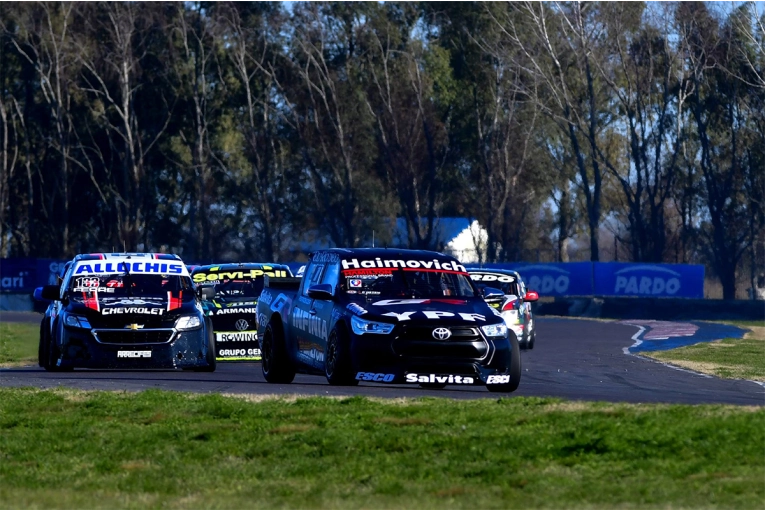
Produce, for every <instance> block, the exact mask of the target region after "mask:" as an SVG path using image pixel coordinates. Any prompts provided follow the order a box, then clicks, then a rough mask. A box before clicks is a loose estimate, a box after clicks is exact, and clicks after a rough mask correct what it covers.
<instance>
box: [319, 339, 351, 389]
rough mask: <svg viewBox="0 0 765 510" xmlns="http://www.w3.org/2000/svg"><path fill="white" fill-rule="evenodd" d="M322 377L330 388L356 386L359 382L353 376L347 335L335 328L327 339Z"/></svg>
mask: <svg viewBox="0 0 765 510" xmlns="http://www.w3.org/2000/svg"><path fill="white" fill-rule="evenodd" d="M324 375H325V376H326V377H327V382H328V383H329V384H331V385H332V386H356V385H357V384H359V381H357V380H356V378H355V377H354V376H353V362H352V361H351V346H350V342H349V341H348V335H347V334H345V331H344V330H343V329H341V328H338V327H337V326H335V327H334V328H333V329H332V332H331V333H330V334H329V338H328V339H327V352H326V354H325V357H324Z"/></svg>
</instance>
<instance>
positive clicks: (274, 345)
mask: <svg viewBox="0 0 765 510" xmlns="http://www.w3.org/2000/svg"><path fill="white" fill-rule="evenodd" d="M260 356H261V360H260V367H261V369H262V370H263V377H264V378H265V379H266V381H268V382H270V383H282V384H288V383H291V382H292V381H293V379H295V368H294V367H293V366H292V363H290V360H289V356H288V354H287V346H286V345H284V333H283V331H282V325H281V324H279V323H272V322H269V323H268V326H266V331H265V332H264V333H263V345H261V346H260Z"/></svg>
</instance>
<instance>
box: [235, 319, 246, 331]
mask: <svg viewBox="0 0 765 510" xmlns="http://www.w3.org/2000/svg"><path fill="white" fill-rule="evenodd" d="M235 326H236V330H237V331H244V330H245V329H247V328H248V327H249V326H250V325H249V324H248V323H247V321H246V320H244V319H239V320H238V321H236V324H235Z"/></svg>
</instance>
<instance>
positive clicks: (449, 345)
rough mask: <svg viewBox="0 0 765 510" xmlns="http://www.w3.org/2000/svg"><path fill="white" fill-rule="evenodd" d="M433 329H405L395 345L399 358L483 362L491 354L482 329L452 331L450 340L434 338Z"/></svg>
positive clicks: (452, 328)
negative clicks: (479, 330)
mask: <svg viewBox="0 0 765 510" xmlns="http://www.w3.org/2000/svg"><path fill="white" fill-rule="evenodd" d="M433 329H435V328H433V327H425V326H414V327H405V328H404V330H403V331H402V332H401V334H400V335H399V336H398V338H396V340H394V341H393V350H394V352H395V353H396V354H398V355H399V356H404V357H410V358H430V359H436V360H455V361H456V360H479V359H482V358H484V357H485V356H486V355H487V353H488V351H489V346H488V344H487V343H486V342H485V341H484V340H483V338H481V335H480V334H479V332H478V328H473V327H467V326H454V327H450V328H449V330H450V331H451V333H452V334H451V337H449V338H448V339H447V340H437V339H435V338H433Z"/></svg>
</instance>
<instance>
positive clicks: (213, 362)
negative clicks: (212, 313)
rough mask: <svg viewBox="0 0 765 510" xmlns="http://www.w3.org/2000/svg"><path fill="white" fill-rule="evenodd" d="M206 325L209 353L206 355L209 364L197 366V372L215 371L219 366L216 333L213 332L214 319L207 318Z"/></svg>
mask: <svg viewBox="0 0 765 510" xmlns="http://www.w3.org/2000/svg"><path fill="white" fill-rule="evenodd" d="M205 325H206V326H207V355H206V356H205V361H206V362H207V366H205V367H197V368H195V369H194V371H195V372H215V369H216V368H217V366H218V361H217V359H216V358H215V335H214V334H213V325H212V321H210V320H205Z"/></svg>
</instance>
